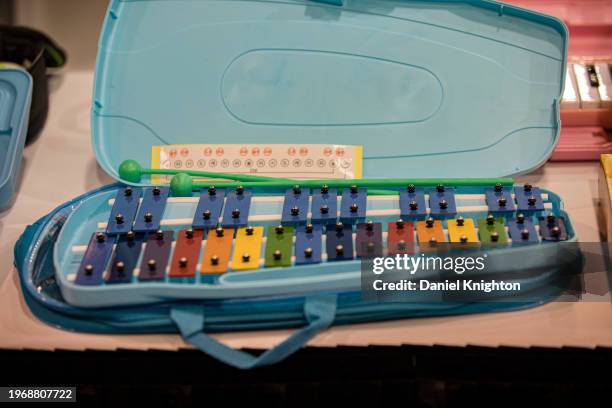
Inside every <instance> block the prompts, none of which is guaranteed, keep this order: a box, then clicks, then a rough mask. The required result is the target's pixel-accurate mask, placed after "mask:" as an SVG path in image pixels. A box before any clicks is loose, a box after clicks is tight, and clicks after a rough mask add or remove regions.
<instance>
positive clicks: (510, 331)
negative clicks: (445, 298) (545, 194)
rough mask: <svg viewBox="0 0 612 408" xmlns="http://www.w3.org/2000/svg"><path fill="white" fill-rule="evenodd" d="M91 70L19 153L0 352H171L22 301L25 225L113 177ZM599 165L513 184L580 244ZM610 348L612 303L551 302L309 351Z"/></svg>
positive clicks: (419, 324) (369, 329)
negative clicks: (526, 187) (563, 223)
mask: <svg viewBox="0 0 612 408" xmlns="http://www.w3.org/2000/svg"><path fill="white" fill-rule="evenodd" d="M92 78H93V75H92V73H91V72H78V71H76V72H67V73H65V74H64V75H63V76H61V77H57V78H54V80H53V82H52V94H51V109H50V114H49V118H48V122H47V125H46V127H45V130H44V132H43V134H42V135H41V136H40V138H39V139H38V140H37V141H36V142H35V143H34V144H33V145H31V146H28V147H27V148H26V149H25V154H24V156H25V157H24V162H23V177H22V181H21V184H20V188H19V191H18V196H17V199H16V201H15V204H14V205H13V207H12V208H11V209H9V210H8V211H5V212H4V213H1V214H0V348H33V349H54V348H61V349H86V348H88V349H115V348H135V349H147V348H155V349H175V348H178V347H185V346H186V345H185V343H184V342H183V341H182V340H181V338H180V337H179V336H177V335H92V334H83V333H72V332H68V331H64V330H60V329H56V328H53V327H50V326H48V325H46V324H44V323H42V322H40V321H39V320H38V319H37V318H36V317H35V316H33V315H32V313H31V312H30V311H29V309H28V307H27V305H26V304H25V302H24V299H23V297H22V295H21V290H20V288H19V282H18V277H17V272H16V270H15V269H14V267H13V246H14V244H15V241H16V240H17V239H18V237H19V235H20V234H21V233H22V231H23V230H24V228H25V227H26V226H27V225H28V224H29V223H32V222H33V221H35V220H36V219H38V218H39V217H41V216H43V215H45V214H47V213H48V212H50V211H51V210H52V209H53V208H55V207H56V206H57V205H59V204H62V203H63V202H65V201H68V200H70V199H72V198H74V197H75V196H77V195H80V194H82V193H84V192H86V191H88V190H91V189H93V188H96V187H98V186H101V185H103V184H106V183H109V182H111V181H112V179H111V178H110V177H109V176H107V175H106V174H105V173H104V171H102V170H101V169H100V168H99V167H98V166H97V164H96V160H95V158H94V155H93V151H92V148H91V144H90V122H89V116H90V114H89V111H90V105H91V103H90V101H91V89H92ZM598 168H599V166H598V164H597V163H595V162H593V163H548V164H546V165H545V166H544V167H542V168H540V169H539V170H537V171H535V172H534V173H532V174H530V175H528V176H523V177H520V178H519V181H520V182H526V181H529V182H531V183H533V184H535V185H538V186H542V187H545V188H548V189H551V190H553V191H555V192H557V193H559V194H560V195H561V196H562V197H563V198H564V200H565V204H566V209H567V210H568V211H569V213H570V215H571V217H572V219H573V222H574V225H575V228H576V229H577V231H578V234H579V237H580V239H581V240H582V241H598V240H599V233H598V229H597V218H596V214H595V207H594V203H595V200H596V197H597V172H598ZM289 333H290V331H288V330H274V331H259V332H248V333H245V332H241V333H224V334H220V335H217V338H218V339H220V340H222V341H223V342H225V343H226V344H228V345H230V346H233V347H252V348H267V347H270V346H271V345H273V344H275V343H277V342H279V341H280V340H282V339H283V338H284V337H286V336H287V335H288V334H289ZM402 343H405V344H419V345H433V344H443V345H456V346H464V345H468V344H469V345H481V346H493V347H495V346H499V345H505V346H518V347H529V346H547V347H560V346H576V347H595V346H612V305H611V304H610V303H609V302H605V301H582V302H575V303H574V302H572V303H569V302H552V303H549V304H547V305H544V306H541V307H537V308H533V309H529V310H525V311H520V312H510V313H491V314H479V315H470V316H455V317H437V318H423V319H412V320H410V319H407V320H397V321H390V322H380V323H370V324H360V325H349V326H338V327H333V328H331V329H330V330H328V331H327V332H325V333H323V334H321V335H319V336H318V337H316V338H315V339H314V340H313V341H312V342H311V343H310V345H316V346H334V345H368V344H379V345H383V344H384V345H389V344H402Z"/></svg>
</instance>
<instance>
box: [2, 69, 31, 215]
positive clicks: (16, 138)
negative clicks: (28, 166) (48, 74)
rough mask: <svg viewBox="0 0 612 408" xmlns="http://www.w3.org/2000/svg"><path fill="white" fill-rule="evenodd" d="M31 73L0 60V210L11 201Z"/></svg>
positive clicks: (24, 124) (26, 119) (24, 125)
mask: <svg viewBox="0 0 612 408" xmlns="http://www.w3.org/2000/svg"><path fill="white" fill-rule="evenodd" d="M31 97H32V77H31V76H30V74H28V73H27V72H26V71H25V70H24V69H23V68H21V67H18V66H16V65H14V64H7V63H2V62H0V210H3V209H5V208H7V207H8V206H9V205H10V204H11V203H12V198H13V193H14V192H15V184H16V182H17V176H18V175H19V169H20V168H21V159H22V157H23V146H24V144H25V139H26V134H27V132H28V117H29V114H30V101H31Z"/></svg>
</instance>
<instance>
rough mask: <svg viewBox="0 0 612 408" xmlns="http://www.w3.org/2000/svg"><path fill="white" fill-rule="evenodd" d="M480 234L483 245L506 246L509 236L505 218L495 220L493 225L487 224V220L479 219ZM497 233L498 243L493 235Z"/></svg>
mask: <svg viewBox="0 0 612 408" xmlns="http://www.w3.org/2000/svg"><path fill="white" fill-rule="evenodd" d="M478 233H479V235H480V242H481V243H482V244H483V245H499V244H502V245H505V244H507V243H508V234H507V233H506V226H505V223H504V219H503V218H495V220H494V222H493V223H492V224H489V223H487V220H486V219H485V218H479V219H478ZM494 233H497V236H498V238H497V241H495V240H494V239H492V234H494Z"/></svg>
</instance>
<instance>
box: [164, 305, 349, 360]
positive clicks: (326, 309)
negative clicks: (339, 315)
mask: <svg viewBox="0 0 612 408" xmlns="http://www.w3.org/2000/svg"><path fill="white" fill-rule="evenodd" d="M336 300H337V296H336V295H320V296H313V297H307V298H306V299H305V301H304V316H305V318H306V322H307V324H306V326H304V327H303V328H301V329H299V330H298V331H296V332H295V333H293V334H292V335H291V336H289V337H287V338H286V339H285V340H283V341H282V342H280V343H279V344H277V345H276V346H274V347H272V348H271V349H269V350H267V351H266V352H264V353H263V354H261V355H260V356H259V357H255V356H253V355H251V354H249V353H246V352H244V351H240V350H236V349H233V348H231V347H228V346H226V345H224V344H222V343H220V342H218V341H217V340H215V339H213V338H212V337H210V336H209V335H207V334H206V333H204V328H205V325H206V316H205V311H204V307H203V306H194V305H177V306H175V307H173V308H172V310H171V312H170V317H171V318H172V320H173V321H174V323H175V324H176V325H177V327H178V329H179V330H180V332H181V335H182V336H183V338H184V339H185V341H186V342H187V343H190V344H191V345H193V346H195V347H197V348H198V349H200V350H202V351H203V352H204V353H206V354H208V355H210V356H211V357H214V358H216V359H217V360H220V361H223V362H224V363H226V364H229V365H231V366H234V367H237V368H242V369H249V368H253V367H259V366H265V365H269V364H274V363H277V362H279V361H281V360H283V359H285V358H286V357H288V356H289V355H291V354H293V353H294V352H296V351H297V350H299V349H300V348H301V347H302V346H303V345H304V344H306V343H307V342H308V341H309V340H310V339H312V338H313V337H314V336H316V335H317V334H318V333H320V332H321V331H323V330H325V329H327V328H328V327H329V326H330V325H331V324H332V323H333V321H334V317H335V315H336Z"/></svg>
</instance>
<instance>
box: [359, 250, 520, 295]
mask: <svg viewBox="0 0 612 408" xmlns="http://www.w3.org/2000/svg"><path fill="white" fill-rule="evenodd" d="M486 261H487V254H482V255H481V256H473V257H472V256H463V257H458V256H448V257H444V256H426V255H424V254H420V255H408V254H401V255H400V254H397V255H395V256H388V257H376V258H372V259H371V263H370V266H371V272H372V273H373V274H374V276H373V279H372V280H371V281H370V282H371V285H372V287H371V289H373V290H374V291H376V292H379V291H391V292H394V291H481V292H486V293H489V292H492V291H520V290H521V284H520V283H519V282H505V281H503V280H494V279H492V280H484V279H469V278H468V276H467V275H465V276H461V279H444V280H442V279H427V278H421V279H419V277H418V274H419V272H423V273H426V272H439V273H443V272H454V273H456V274H457V275H464V274H469V273H470V272H473V273H474V272H475V273H477V272H482V271H484V270H485V269H486ZM385 273H387V274H389V273H391V274H392V275H393V277H391V276H390V278H389V279H385V277H386V275H385ZM406 274H408V275H410V276H412V278H409V279H397V278H398V276H400V275H403V276H405V275H406Z"/></svg>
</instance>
